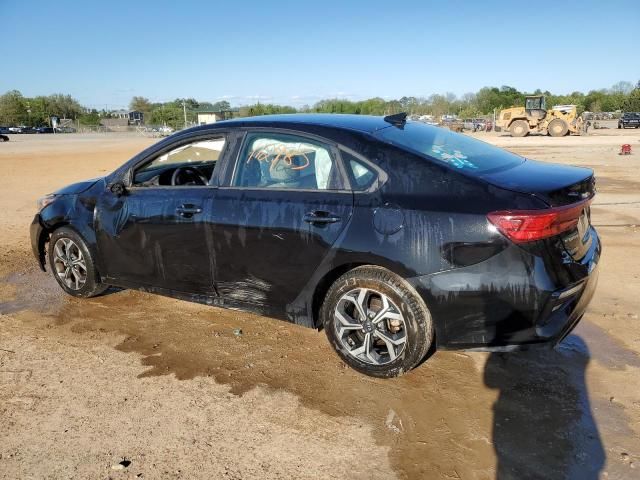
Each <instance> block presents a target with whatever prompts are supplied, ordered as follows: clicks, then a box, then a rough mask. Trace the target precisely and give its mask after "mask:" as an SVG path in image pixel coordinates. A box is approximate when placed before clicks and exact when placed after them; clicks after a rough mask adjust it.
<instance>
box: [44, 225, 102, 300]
mask: <svg viewBox="0 0 640 480" xmlns="http://www.w3.org/2000/svg"><path fill="white" fill-rule="evenodd" d="M48 253H49V266H50V268H51V273H52V274H53V276H54V277H55V279H56V281H57V282H58V284H59V285H60V286H61V287H62V289H63V290H64V291H65V292H67V293H68V294H69V295H73V296H74V297H95V296H96V295H100V294H101V293H103V292H104V291H105V290H106V289H107V288H109V286H108V285H105V284H103V283H101V282H100V279H99V277H98V274H97V271H96V267H95V262H94V259H93V257H92V256H91V253H90V251H89V249H88V247H87V244H86V243H85V241H84V240H83V239H82V237H80V235H78V234H77V233H76V232H75V231H74V230H72V229H71V228H68V227H62V228H59V229H57V230H55V231H54V232H53V233H52V234H51V238H50V239H49V252H48Z"/></svg>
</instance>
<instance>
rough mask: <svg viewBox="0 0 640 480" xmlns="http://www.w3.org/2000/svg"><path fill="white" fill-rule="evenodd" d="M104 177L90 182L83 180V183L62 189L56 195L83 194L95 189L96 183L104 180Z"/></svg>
mask: <svg viewBox="0 0 640 480" xmlns="http://www.w3.org/2000/svg"><path fill="white" fill-rule="evenodd" d="M102 178H104V177H98V178H92V179H90V180H83V181H81V182H77V183H72V184H71V185H67V186H66V187H62V188H61V189H60V190H56V191H55V192H53V193H54V195H73V194H77V193H82V192H85V191H87V190H89V188H91V187H93V186H94V185H95V184H96V182H98V181H99V180H102Z"/></svg>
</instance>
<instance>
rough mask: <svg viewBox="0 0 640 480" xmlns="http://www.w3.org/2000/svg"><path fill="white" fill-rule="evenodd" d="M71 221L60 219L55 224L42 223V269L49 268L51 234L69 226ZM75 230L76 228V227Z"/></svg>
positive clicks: (39, 257)
mask: <svg viewBox="0 0 640 480" xmlns="http://www.w3.org/2000/svg"><path fill="white" fill-rule="evenodd" d="M69 225H70V224H69V222H68V221H66V220H63V221H59V222H57V223H54V224H45V223H44V222H43V223H42V231H41V232H40V236H39V237H38V240H37V241H38V262H39V264H40V269H41V270H43V271H46V270H47V260H46V258H47V257H46V255H47V244H48V243H49V240H50V239H51V235H52V234H53V232H55V231H56V230H58V229H59V228H62V227H66V226H69ZM74 230H75V229H74Z"/></svg>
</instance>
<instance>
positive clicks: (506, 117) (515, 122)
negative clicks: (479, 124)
mask: <svg viewBox="0 0 640 480" xmlns="http://www.w3.org/2000/svg"><path fill="white" fill-rule="evenodd" d="M584 125H585V124H584V121H583V119H582V117H581V116H580V115H578V112H577V109H576V106H575V105H556V106H554V107H553V108H552V109H550V110H547V108H546V105H545V97H544V96H543V95H537V96H529V97H526V98H525V105H524V107H512V108H507V109H505V110H501V111H500V114H499V115H498V118H497V119H496V131H497V132H500V131H502V130H504V131H508V132H510V133H511V135H512V136H513V137H525V136H527V135H529V134H530V133H542V134H547V135H551V136H552V137H564V136H565V135H569V134H571V133H575V134H578V135H581V134H582V133H584Z"/></svg>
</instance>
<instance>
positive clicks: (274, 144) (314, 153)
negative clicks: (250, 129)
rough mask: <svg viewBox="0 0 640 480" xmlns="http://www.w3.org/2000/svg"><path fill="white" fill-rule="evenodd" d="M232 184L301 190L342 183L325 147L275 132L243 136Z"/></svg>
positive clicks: (332, 186) (325, 187)
mask: <svg viewBox="0 0 640 480" xmlns="http://www.w3.org/2000/svg"><path fill="white" fill-rule="evenodd" d="M233 184H234V185H235V186H237V187H254V188H274V189H283V188H284V189H301V190H335V189H339V188H341V186H342V185H341V182H340V177H339V172H338V169H337V168H336V163H335V159H334V158H333V155H332V153H331V149H330V147H329V146H327V145H324V144H322V143H320V142H316V141H315V140H310V139H308V138H305V137H299V136H297V135H288V134H278V133H250V134H248V135H247V138H246V141H245V144H244V147H243V149H242V152H241V153H240V157H239V159H238V164H237V166H236V173H235V177H234V181H233Z"/></svg>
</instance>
